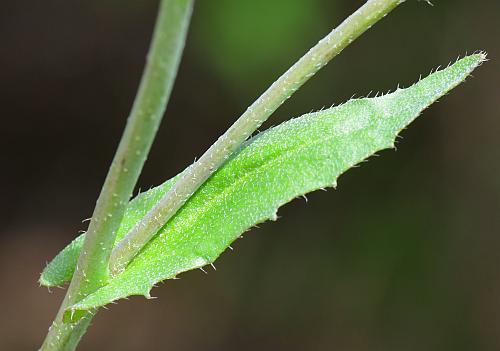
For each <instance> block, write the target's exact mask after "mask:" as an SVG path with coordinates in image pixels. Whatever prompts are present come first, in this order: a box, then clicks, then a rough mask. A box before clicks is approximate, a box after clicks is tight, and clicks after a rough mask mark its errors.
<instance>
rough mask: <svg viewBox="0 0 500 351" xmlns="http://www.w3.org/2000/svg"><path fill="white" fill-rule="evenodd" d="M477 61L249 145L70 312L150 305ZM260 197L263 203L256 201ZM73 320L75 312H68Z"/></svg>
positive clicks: (408, 117)
mask: <svg viewBox="0 0 500 351" xmlns="http://www.w3.org/2000/svg"><path fill="white" fill-rule="evenodd" d="M484 59H485V56H484V55H483V54H477V55H472V56H468V57H465V58H463V59H462V60H459V61H458V62H457V63H455V64H454V65H452V66H450V67H448V68H446V69H444V70H442V71H439V72H436V73H434V74H432V75H430V76H429V77H427V78H425V79H423V80H421V81H420V82H418V83H416V84H415V85H413V86H411V87H410V88H407V89H398V90H397V91H395V92H394V93H392V94H388V95H385V96H382V97H377V98H371V99H368V98H364V99H357V100H351V101H349V102H347V103H345V104H343V105H340V106H337V107H334V108H331V109H328V110H325V111H320V112H316V113H312V114H308V115H304V116H302V117H299V118H296V119H293V120H291V121H288V122H285V123H283V124H282V125H280V126H278V127H275V128H272V129H270V130H268V131H266V132H264V133H261V134H259V135H258V136H257V137H256V138H254V139H252V140H251V141H249V142H247V143H245V145H244V146H243V147H242V149H241V150H240V151H239V153H238V154H237V155H235V156H234V157H233V158H232V159H231V160H230V161H228V162H227V163H226V164H225V165H224V166H223V167H221V169H219V170H218V171H217V172H216V173H215V174H214V175H213V176H212V177H211V178H210V179H209V180H208V181H207V182H206V183H205V184H204V185H203V186H202V187H201V188H200V189H199V190H198V192H197V193H196V194H195V195H193V197H192V198H191V199H190V200H189V201H188V202H187V203H186V205H185V206H184V207H183V208H182V209H181V210H180V211H179V212H178V214H177V215H176V216H175V217H174V218H173V219H172V220H171V221H170V222H169V223H167V225H166V226H164V227H163V228H162V230H161V231H160V232H159V233H158V235H157V236H156V237H155V238H154V239H153V240H152V241H151V242H150V243H148V245H147V246H146V247H145V248H144V249H143V251H142V252H141V253H140V254H139V255H138V256H137V257H136V258H135V259H134V260H133V261H132V262H131V263H130V265H129V266H128V267H127V269H126V270H125V271H124V272H123V273H121V274H120V275H118V276H117V277H115V278H114V279H113V280H111V282H110V283H109V284H108V285H106V286H104V287H103V288H101V289H99V290H98V291H96V292H95V293H93V294H91V295H89V296H87V297H86V298H85V299H83V300H81V301H80V302H78V303H77V304H75V305H73V306H72V307H71V310H72V311H77V310H88V309H93V308H96V307H99V306H102V305H105V304H107V303H109V302H111V301H114V300H116V299H119V298H123V297H126V296H129V295H144V296H146V297H149V292H150V290H151V288H152V287H153V286H154V284H156V283H157V282H159V281H162V280H165V279H169V278H172V277H174V276H176V275H177V274H179V273H181V272H183V271H186V270H190V269H194V268H199V267H202V266H204V265H206V264H209V263H211V262H213V261H214V260H215V259H216V258H217V257H218V256H219V255H220V254H221V253H222V252H223V251H224V250H225V249H226V248H227V247H228V246H229V245H230V243H231V242H232V241H233V240H235V239H236V238H237V237H238V236H239V235H240V234H241V233H242V232H243V231H245V230H246V229H248V228H249V227H251V226H253V225H255V224H257V223H260V222H262V221H265V220H267V219H273V218H274V219H275V218H276V211H277V209H278V208H279V207H280V206H281V205H283V204H285V203H287V202H289V201H290V200H292V199H293V198H295V197H297V196H299V195H302V194H305V193H307V192H310V191H313V190H316V189H319V188H324V187H328V186H335V184H336V179H337V178H338V176H339V175H340V174H342V173H343V172H345V171H346V170H347V169H349V168H350V167H352V166H354V165H355V164H357V163H359V162H361V161H362V160H364V159H365V158H367V157H369V156H370V155H372V154H373V153H375V152H377V151H379V150H382V149H385V148H390V147H392V146H393V143H394V140H395V137H396V136H397V134H398V132H399V131H400V130H402V129H403V128H404V127H406V126H407V125H408V124H409V123H410V122H411V121H412V120H413V119H415V118H416V117H417V116H418V115H419V114H420V112H421V111H422V110H424V109H425V108H426V107H428V106H429V105H430V104H431V103H432V102H434V101H435V100H436V99H437V98H439V97H441V96H443V95H444V94H445V93H447V92H448V91H449V90H451V89H452V88H453V87H455V86H456V85H458V84H459V83H460V82H461V81H463V80H464V79H465V78H466V77H467V76H468V75H469V73H470V72H471V71H472V70H473V69H474V68H476V67H477V66H478V65H479V64H480V63H481V62H483V61H484ZM256 194H258V195H256ZM68 313H70V312H68Z"/></svg>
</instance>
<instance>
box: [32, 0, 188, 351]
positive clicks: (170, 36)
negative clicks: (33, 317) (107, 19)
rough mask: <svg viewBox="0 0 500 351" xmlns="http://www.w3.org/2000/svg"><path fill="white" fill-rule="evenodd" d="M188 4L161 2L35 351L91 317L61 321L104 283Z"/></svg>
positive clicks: (75, 333)
mask: <svg viewBox="0 0 500 351" xmlns="http://www.w3.org/2000/svg"><path fill="white" fill-rule="evenodd" d="M193 2H194V0H162V2H161V5H160V10H159V14H158V19H157V22H156V26H155V30H154V34H153V39H152V42H151V48H150V52H149V54H148V59H147V64H146V67H145V70H144V73H143V76H142V79H141V83H140V87H139V91H138V93H137V96H136V99H135V101H134V105H133V107H132V110H131V113H130V116H129V118H128V120H127V125H126V127H125V131H124V133H123V135H122V138H121V141H120V144H119V146H118V149H117V151H116V154H115V156H114V159H113V162H112V164H111V167H110V169H109V171H108V175H107V176H106V180H105V181H104V185H103V187H102V190H101V194H100V195H99V199H98V200H97V203H96V207H95V209H94V213H93V215H92V220H91V222H90V224H89V228H88V230H87V234H86V236H85V242H84V244H83V247H82V251H81V254H80V257H79V259H78V264H77V267H76V271H75V273H74V275H73V279H72V280H71V283H70V285H69V288H68V291H67V293H66V296H65V298H64V300H63V302H62V304H61V307H60V309H59V312H58V314H57V316H56V319H55V320H54V322H53V323H52V326H51V328H50V329H49V333H48V334H47V337H46V339H45V341H44V343H43V345H42V347H41V350H74V349H75V348H76V346H77V344H78V342H79V340H80V338H81V336H82V335H83V334H84V333H85V330H86V328H87V326H88V324H89V322H90V320H91V319H92V314H91V313H86V314H85V315H84V316H83V318H82V319H80V320H79V321H78V322H77V323H67V322H68V321H63V316H64V312H65V310H66V308H67V307H68V306H70V305H71V304H73V303H75V302H77V301H78V300H80V299H82V298H83V297H85V296H86V295H88V294H90V293H92V292H94V291H95V290H97V289H98V288H99V287H101V286H103V285H104V284H106V283H107V281H108V278H109V269H108V263H109V256H110V254H111V250H112V248H113V245H114V243H115V239H116V232H117V229H118V227H119V225H120V222H121V220H122V217H123V213H124V211H125V207H126V205H127V204H128V201H129V200H130V197H131V196H132V192H133V190H134V187H135V185H136V183H137V179H138V177H139V175H140V173H141V170H142V167H143V165H144V162H145V161H146V158H147V155H148V153H149V149H150V147H151V144H152V142H153V140H154V137H155V135H156V131H157V130H158V127H159V124H160V121H161V119H162V117H163V114H164V112H165V107H166V104H167V101H168V98H169V96H170V92H171V90H172V86H173V83H174V80H175V76H176V74H177V70H178V66H179V62H180V57H181V54H182V50H183V47H184V43H185V38H186V33H187V29H188V25H189V20H190V17H191V12H192V8H193Z"/></svg>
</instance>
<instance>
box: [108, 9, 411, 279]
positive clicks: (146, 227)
mask: <svg viewBox="0 0 500 351" xmlns="http://www.w3.org/2000/svg"><path fill="white" fill-rule="evenodd" d="M403 2H404V0H369V1H367V2H366V3H365V4H364V5H363V6H362V7H361V8H359V9H358V10H357V11H356V12H355V13H353V14H352V15H351V16H350V17H348V18H347V19H346V20H345V21H344V22H343V23H342V24H340V26H338V27H337V28H336V29H334V30H333V31H332V32H331V33H330V34H328V35H327V36H326V37H325V38H323V39H322V40H321V41H320V42H319V43H318V44H317V45H316V46H314V47H313V48H312V49H311V50H309V52H307V53H306V54H305V55H304V56H303V57H302V58H301V59H300V60H299V61H298V62H297V63H295V64H294V65H293V66H292V67H291V68H290V69H289V70H288V71H287V72H285V73H284V74H283V75H282V76H281V77H280V78H279V79H278V80H277V81H275V82H274V83H273V85H271V87H270V88H269V89H268V90H267V91H265V92H264V94H262V95H261V96H260V97H259V99H257V101H255V102H254V103H253V104H252V105H251V106H250V107H249V108H248V109H247V110H246V111H245V112H244V113H243V115H241V117H240V118H239V119H238V120H237V121H236V122H235V123H234V124H233V125H232V126H231V127H230V128H229V129H228V130H227V131H226V133H224V134H223V135H222V136H221V137H220V138H219V139H218V140H217V141H216V142H215V143H214V144H213V145H212V146H211V147H210V148H209V149H208V150H207V151H206V152H205V153H204V154H203V156H202V157H201V158H200V159H199V160H198V161H197V162H195V163H194V164H193V165H192V166H191V167H190V168H189V169H188V171H187V172H186V174H185V175H184V176H183V177H182V178H181V179H180V180H178V181H177V183H176V184H175V185H174V186H173V188H172V189H171V190H170V191H169V192H167V194H165V196H164V197H163V198H162V199H160V201H159V202H158V203H157V204H156V205H155V207H153V209H151V211H150V212H149V213H147V214H146V216H145V217H144V218H143V219H142V220H141V221H139V223H137V225H136V226H134V227H133V228H132V229H131V230H130V232H129V233H127V235H126V236H125V237H124V238H123V239H122V240H121V241H120V242H119V243H118V244H117V246H116V247H115V248H114V249H113V252H112V254H111V258H110V270H111V274H112V275H116V274H118V273H119V272H121V271H122V270H123V269H124V268H125V267H126V266H127V264H128V263H129V262H130V261H131V260H132V259H133V258H134V256H135V255H136V254H137V253H138V252H139V251H140V250H141V249H142V247H144V245H146V244H147V243H148V242H149V240H151V238H152V237H153V236H154V235H155V234H156V233H157V232H158V230H159V229H160V228H161V227H162V226H163V225H165V223H166V222H167V221H168V220H169V219H170V218H172V216H174V215H175V213H176V212H177V210H178V209H179V208H180V207H181V206H182V205H183V204H184V203H185V202H186V201H187V200H188V199H189V197H190V196H191V195H192V194H193V193H194V192H195V191H196V190H197V189H198V188H199V187H200V186H201V185H202V184H203V183H204V182H205V180H207V179H208V177H210V175H211V174H212V173H213V172H215V171H216V170H217V169H218V168H219V167H220V166H221V165H222V164H223V163H224V161H225V160H227V159H228V158H229V157H230V156H231V154H233V152H234V151H235V150H236V149H237V148H238V147H239V146H240V145H241V144H242V143H243V142H244V141H245V140H246V139H247V138H248V137H249V136H250V135H251V134H252V133H253V132H255V130H256V129H257V128H258V127H259V126H260V125H261V124H262V123H263V122H264V121H266V120H267V119H268V118H269V116H270V115H271V114H272V113H273V112H274V111H275V110H276V109H277V108H278V107H279V106H280V105H281V104H283V102H285V100H287V99H288V98H289V97H290V96H291V95H292V94H293V93H294V92H295V91H296V90H297V89H298V88H300V87H301V86H302V85H303V84H304V83H305V82H306V81H307V80H309V79H310V78H311V77H312V76H313V75H314V74H315V73H316V72H318V71H319V70H320V69H321V68H322V67H323V66H325V65H326V64H327V63H328V62H329V61H330V60H331V59H332V58H333V57H335V56H336V55H338V54H339V53H340V52H341V51H342V50H343V49H344V48H346V47H347V46H348V45H349V44H350V43H351V42H352V41H353V40H355V39H356V38H357V37H359V36H360V35H361V34H362V33H363V32H365V31H366V30H367V29H369V28H370V27H371V26H372V25H373V24H374V23H376V22H377V21H379V20H380V19H382V18H383V17H384V16H385V15H387V14H388V13H389V12H390V11H391V10H393V9H394V8H395V7H396V6H398V5H399V4H401V3H403Z"/></svg>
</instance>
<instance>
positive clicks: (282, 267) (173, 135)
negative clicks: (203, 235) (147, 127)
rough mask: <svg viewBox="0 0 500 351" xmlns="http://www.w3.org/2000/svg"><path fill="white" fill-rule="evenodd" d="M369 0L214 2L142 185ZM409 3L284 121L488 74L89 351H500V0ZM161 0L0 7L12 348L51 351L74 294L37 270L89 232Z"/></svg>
mask: <svg viewBox="0 0 500 351" xmlns="http://www.w3.org/2000/svg"><path fill="white" fill-rule="evenodd" d="M361 3H362V1H352V0H342V1H341V0H335V1H329V0H302V1H300V0H293V1H292V0H272V1H269V0H252V1H247V0H239V1H235V0H199V1H198V3H197V5H196V8H195V13H194V18H193V25H192V28H191V31H190V35H189V41H188V45H187V48H186V52H185V56H184V60H183V63H182V66H181V69H180V73H179V79H178V81H177V83H176V86H175V91H174V93H173V96H172V99H171V102H170V104H169V107H168V111H167V114H166V118H165V121H164V123H163V126H162V128H161V130H160V132H159V134H158V140H157V141H156V142H155V144H154V147H153V149H152V153H151V156H150V158H149V160H148V162H147V165H146V168H145V170H144V173H143V175H142V177H141V179H140V182H139V185H140V187H142V188H147V187H149V186H151V185H156V184H159V183H161V182H162V181H164V180H165V179H167V178H169V177H171V176H172V175H174V174H176V173H177V172H178V171H179V170H181V169H182V168H184V167H185V166H186V165H188V164H189V163H190V162H191V161H192V160H193V158H194V157H195V156H199V155H200V154H201V153H202V152H203V151H204V150H205V149H206V148H207V147H208V146H209V145H210V143H211V142H213V141H214V140H215V138H216V137H217V136H218V135H219V134H221V133H222V132H223V131H224V130H225V128H227V127H228V126H229V125H230V123H231V122H232V121H234V120H235V118H236V117H237V116H238V114H239V113H240V112H241V111H243V110H244V108H245V107H246V106H247V105H248V104H249V103H251V102H252V101H253V99H255V98H256V97H257V96H258V95H259V93H261V92H262V91H263V89H265V88H266V87H267V86H268V85H269V84H270V83H271V82H272V81H273V80H274V79H275V78H276V77H277V76H278V75H279V74H280V73H281V72H283V71H284V70H285V69H286V68H287V67H288V66H290V65H291V64H292V63H293V62H294V61H295V60H296V59H297V58H298V57H300V55H301V54H302V53H304V52H305V51H306V50H307V49H308V48H309V47H310V46H311V45H313V44H314V43H315V42H316V41H317V40H318V39H319V38H321V37H322V36H323V35H324V34H326V33H327V32H328V31H329V30H330V29H331V28H332V27H333V26H334V25H336V24H338V23H339V22H340V21H341V19H343V18H344V17H345V16H347V15H348V14H349V13H350V12H352V11H353V10H354V9H355V8H356V7H358V6H359V5H360V4H361ZM434 4H435V6H434V7H431V6H428V5H427V4H426V3H425V2H424V1H416V0H408V1H407V3H406V4H405V5H404V6H401V7H400V8H399V9H397V10H396V11H395V12H394V13H393V14H391V15H390V16H389V17H388V18H387V19H385V20H384V21H382V22H381V23H379V24H377V25H376V26H375V27H374V28H373V29H372V30H371V31H370V32H369V33H367V34H366V35H364V36H363V37H362V38H361V39H360V40H358V41H357V42H355V43H354V44H353V45H352V46H351V47H350V48H348V49H347V50H346V51H345V52H344V53H343V54H342V55H341V56H340V57H338V58H337V59H336V60H335V61H334V62H333V63H332V64H331V65H329V66H328V67H327V68H326V69H324V70H323V71H322V72H320V74H319V75H318V76H317V77H316V78H314V79H313V80H312V81H311V82H309V83H308V84H307V85H306V86H305V87H304V88H303V89H301V91H299V92H298V93H297V94H296V96H294V98H293V99H291V100H290V101H289V102H288V103H287V104H286V106H284V107H283V108H281V109H280V110H279V111H278V112H277V113H276V115H275V116H274V117H273V118H272V120H271V121H270V123H269V124H268V125H271V124H277V123H279V122H280V121H282V120H284V119H287V118H289V117H292V116H297V115H300V114H302V113H304V112H309V111H311V110H315V109H319V108H322V107H325V106H330V105H331V104H332V103H339V102H342V101H345V100H346V99H348V98H349V97H350V96H351V95H352V94H353V93H357V95H358V96H359V95H366V94H367V93H368V92H369V91H371V90H374V91H377V90H378V91H387V90H389V89H392V88H394V87H395V86H396V85H397V83H402V85H409V84H410V83H411V82H413V81H415V80H416V79H418V77H419V75H420V74H421V73H422V74H427V73H428V72H429V71H430V70H431V69H432V68H435V67H436V66H438V65H446V64H448V62H450V61H452V60H455V58H456V57H457V56H458V55H464V54H465V53H466V52H473V51H475V50H477V49H484V50H487V51H488V52H489V54H490V59H491V61H490V62H488V64H486V65H484V66H483V67H481V68H480V69H479V70H478V71H477V72H475V74H474V75H475V78H474V79H469V80H468V81H467V83H466V84H465V85H463V86H460V87H459V88H458V89H456V91H454V92H453V93H452V94H451V95H449V96H447V97H445V98H443V99H442V102H441V103H439V104H437V105H435V106H433V107H432V108H430V109H429V110H428V111H426V112H425V114H424V116H423V117H422V118H420V119H419V120H417V121H416V122H415V123H414V124H413V125H412V126H411V128H410V129H409V130H407V131H405V132H404V133H403V137H404V140H402V141H401V142H400V143H399V147H398V151H397V152H393V151H386V152H383V153H382V157H379V158H374V159H372V160H371V161H370V162H368V163H366V164H363V165H362V167H360V168H357V169H354V170H352V171H350V172H348V174H346V175H345V176H342V178H341V179H340V182H339V187H338V190H337V191H329V192H327V193H323V192H318V193H314V194H312V195H311V196H309V202H308V203H307V204H305V202H304V201H301V200H296V201H294V202H293V203H292V204H290V205H288V206H286V207H285V208H284V209H282V210H280V215H281V217H282V218H281V220H280V221H279V222H277V223H271V224H265V225H263V226H262V228H261V229H258V230H253V231H252V232H251V233H249V234H248V235H246V236H245V238H244V239H243V240H238V241H237V242H236V243H235V245H234V246H235V251H233V252H227V253H225V254H224V255H223V256H222V257H221V259H220V260H219V261H218V262H217V263H216V265H217V268H218V270H217V272H212V271H211V272H210V273H209V274H208V275H204V274H203V273H201V272H199V271H195V272H190V273H187V274H183V275H182V276H181V278H182V279H181V280H178V281H169V282H167V283H166V284H163V286H162V287H160V288H157V289H155V290H154V291H153V293H154V294H155V295H156V296H158V297H159V299H157V300H153V301H145V300H144V299H142V298H133V299H131V301H124V302H122V303H120V304H118V305H113V306H112V307H111V308H110V310H109V311H106V310H104V311H102V312H101V313H99V315H98V316H97V318H96V319H95V321H94V323H93V326H92V328H91V329H90V332H89V333H88V334H87V335H86V336H85V338H84V341H83V342H82V344H81V348H80V350H179V351H180V350H357V351H364V350H367V351H368V350H370V351H373V350H381V351H382V350H383V351H390V350H397V351H409V350H418V351H421V350H428V351H431V350H436V351H438V350H439V351H445V350H453V351H460V350H498V349H500V335H499V331H500V264H499V263H500V257H499V249H500V236H499V234H500V232H499V229H500V219H499V215H500V162H499V160H500V148H499V146H500V139H499V135H500V119H499V117H500V108H499V98H500V94H499V82H500V69H499V64H498V58H499V57H500V40H499V37H500V30H499V28H500V24H499V18H500V17H499V15H500V2H499V1H497V0H477V1H470V0H453V1H452V0H448V1H445V0H442V1H440V0H435V1H434ZM156 7H157V2H156V1H149V0H148V1H133V0H131V1H116V0H115V1H97V0H87V1H71V0H70V1H57V0H47V1H28V0H18V1H4V2H2V5H1V6H0V8H1V10H0V87H1V94H0V106H1V113H2V126H1V130H2V133H1V141H0V143H1V146H0V150H1V155H2V168H1V169H2V171H1V175H0V177H1V178H0V185H1V195H2V202H1V204H2V207H1V212H0V213H1V216H2V217H1V218H2V227H1V230H0V279H1V287H2V289H1V290H0V300H1V309H0V349H1V350H34V349H36V348H37V347H38V345H39V344H40V343H41V341H42V339H43V337H44V334H45V332H46V330H47V328H48V326H49V324H50V321H51V319H52V317H53V316H54V314H55V312H56V309H57V307H58V305H59V302H60V300H61V298H62V296H63V291H62V290H60V289H55V290H54V291H52V293H51V294H49V293H48V292H47V290H46V289H44V288H39V287H38V284H37V279H38V274H39V272H40V271H41V269H42V268H43V266H44V265H45V262H46V261H48V260H49V259H50V258H51V257H52V256H53V255H54V254H55V253H56V252H57V251H58V250H59V249H61V248H62V247H63V246H64V245H65V244H66V243H67V242H69V241H70V240H71V239H72V238H73V237H74V236H75V235H76V233H77V232H78V230H80V229H84V228H85V226H84V225H83V224H81V223H80V222H81V220H82V219H84V218H87V217H89V216H90V214H91V212H92V209H93V206H94V202H95V199H96V197H97V195H98V192H99V189H100V186H101V183H102V181H103V178H104V176H105V174H106V170H107V166H108V164H109V162H110V160H111V158H112V155H113V152H114V149H115V147H116V145H117V142H118V139H119V136H120V133H121V131H122V128H123V125H124V121H125V117H126V116H127V113H128V111H129V109H130V106H131V103H132V100H133V97H134V94H135V90H136V87H137V84H138V81H139V78H140V74H141V70H142V67H143V64H144V58H145V54H146V51H147V47H148V42H149V37H150V33H151V30H152V26H153V23H154V19H155V12H156Z"/></svg>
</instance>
